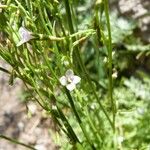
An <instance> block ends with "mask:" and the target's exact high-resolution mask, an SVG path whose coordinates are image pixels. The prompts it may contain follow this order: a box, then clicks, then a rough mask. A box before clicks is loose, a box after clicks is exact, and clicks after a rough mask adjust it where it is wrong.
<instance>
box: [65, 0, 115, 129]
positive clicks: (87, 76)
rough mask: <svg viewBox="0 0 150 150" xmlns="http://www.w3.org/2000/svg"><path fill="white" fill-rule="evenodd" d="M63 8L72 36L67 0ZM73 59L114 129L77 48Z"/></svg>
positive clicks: (72, 30) (72, 29)
mask: <svg viewBox="0 0 150 150" xmlns="http://www.w3.org/2000/svg"><path fill="white" fill-rule="evenodd" d="M65 7H66V13H67V19H68V23H69V29H70V32H71V33H72V34H73V33H74V28H73V23H72V19H71V11H70V5H69V2H68V0H65ZM75 57H76V59H77V61H78V62H79V65H80V67H81V69H82V71H83V72H84V74H85V77H86V78H87V81H88V83H89V86H90V87H91V89H92V91H93V94H94V96H95V98H96V100H97V102H98V104H99V106H100V108H101V109H102V111H103V112H104V114H105V116H106V118H107V119H108V121H109V123H110V125H111V126H112V128H114V126H113V123H112V121H111V119H110V117H109V115H108V114H107V112H106V110H105V108H104V107H103V105H102V104H101V101H100V100H99V98H98V96H97V94H96V92H95V90H94V87H93V84H92V81H91V79H90V77H89V75H88V73H87V70H86V68H85V66H84V64H83V62H82V59H81V56H80V52H79V49H78V47H77V48H76V52H75Z"/></svg>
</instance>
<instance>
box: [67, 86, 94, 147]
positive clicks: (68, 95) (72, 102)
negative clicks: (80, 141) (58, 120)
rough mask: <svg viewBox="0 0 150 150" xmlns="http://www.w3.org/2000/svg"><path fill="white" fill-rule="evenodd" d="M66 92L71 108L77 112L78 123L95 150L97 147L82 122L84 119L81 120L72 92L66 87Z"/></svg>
mask: <svg viewBox="0 0 150 150" xmlns="http://www.w3.org/2000/svg"><path fill="white" fill-rule="evenodd" d="M65 92H66V95H67V97H68V100H69V103H70V105H71V108H72V110H73V113H74V114H75V117H76V119H77V121H78V123H79V125H80V127H81V129H82V132H83V134H84V136H85V138H86V139H87V142H88V143H89V145H90V146H91V148H92V149H93V150H95V147H94V145H93V143H91V140H90V138H89V136H88V134H87V132H86V130H85V127H84V125H83V123H82V120H81V118H80V116H79V115H78V112H77V110H76V107H75V104H74V101H73V99H72V96H71V94H70V93H69V91H68V90H67V89H66V88H65Z"/></svg>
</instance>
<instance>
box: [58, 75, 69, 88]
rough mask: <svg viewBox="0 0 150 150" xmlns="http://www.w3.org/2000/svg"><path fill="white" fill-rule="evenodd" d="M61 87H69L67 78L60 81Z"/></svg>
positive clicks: (63, 77)
mask: <svg viewBox="0 0 150 150" xmlns="http://www.w3.org/2000/svg"><path fill="white" fill-rule="evenodd" d="M59 81H60V83H61V85H63V86H66V85H67V78H66V77H65V76H62V77H61V78H60V79H59Z"/></svg>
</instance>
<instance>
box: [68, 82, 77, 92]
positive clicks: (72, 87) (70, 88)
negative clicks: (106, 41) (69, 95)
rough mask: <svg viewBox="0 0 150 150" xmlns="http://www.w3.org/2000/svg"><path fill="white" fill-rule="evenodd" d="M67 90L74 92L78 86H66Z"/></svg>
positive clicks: (71, 84)
mask: <svg viewBox="0 0 150 150" xmlns="http://www.w3.org/2000/svg"><path fill="white" fill-rule="evenodd" d="M66 88H67V89H68V90H69V91H72V90H74V89H75V88H76V85H75V84H74V83H70V84H68V85H67V86H66Z"/></svg>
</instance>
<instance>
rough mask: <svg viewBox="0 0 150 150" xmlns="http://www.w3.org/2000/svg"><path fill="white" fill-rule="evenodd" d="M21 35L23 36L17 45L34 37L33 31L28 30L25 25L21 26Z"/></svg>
mask: <svg viewBox="0 0 150 150" xmlns="http://www.w3.org/2000/svg"><path fill="white" fill-rule="evenodd" d="M19 35H20V37H21V40H20V42H19V43H18V44H17V46H20V45H22V44H24V43H26V42H28V41H30V40H31V39H33V36H32V32H30V31H28V30H27V29H26V28H25V27H20V28H19Z"/></svg>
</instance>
